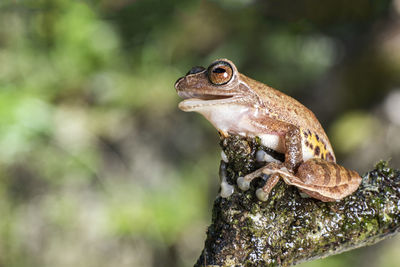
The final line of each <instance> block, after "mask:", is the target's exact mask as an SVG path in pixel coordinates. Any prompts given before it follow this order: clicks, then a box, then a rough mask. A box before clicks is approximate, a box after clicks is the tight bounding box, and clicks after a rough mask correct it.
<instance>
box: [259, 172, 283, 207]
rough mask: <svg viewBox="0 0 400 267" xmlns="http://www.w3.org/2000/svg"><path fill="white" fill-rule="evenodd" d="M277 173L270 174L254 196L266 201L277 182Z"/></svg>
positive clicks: (278, 176)
mask: <svg viewBox="0 0 400 267" xmlns="http://www.w3.org/2000/svg"><path fill="white" fill-rule="evenodd" d="M279 178H280V175H279V173H274V174H272V175H271V176H270V177H269V178H268V180H267V182H266V183H265V185H264V186H263V187H262V188H258V189H257V190H256V196H257V198H258V199H259V200H261V201H266V200H267V199H268V195H269V193H270V192H271V190H272V188H274V186H275V185H276V184H277V183H278V182H279Z"/></svg>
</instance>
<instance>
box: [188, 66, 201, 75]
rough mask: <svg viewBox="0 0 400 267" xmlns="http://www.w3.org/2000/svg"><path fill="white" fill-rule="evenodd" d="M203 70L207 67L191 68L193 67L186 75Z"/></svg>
mask: <svg viewBox="0 0 400 267" xmlns="http://www.w3.org/2000/svg"><path fill="white" fill-rule="evenodd" d="M203 70H205V68H203V67H200V66H196V67H193V68H191V69H190V70H189V72H188V73H186V75H190V74H196V73H199V72H202V71H203Z"/></svg>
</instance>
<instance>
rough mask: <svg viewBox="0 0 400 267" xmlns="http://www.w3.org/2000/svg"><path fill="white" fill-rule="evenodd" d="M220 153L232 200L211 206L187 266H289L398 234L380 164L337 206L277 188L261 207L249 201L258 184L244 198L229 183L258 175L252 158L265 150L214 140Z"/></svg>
mask: <svg viewBox="0 0 400 267" xmlns="http://www.w3.org/2000/svg"><path fill="white" fill-rule="evenodd" d="M221 146H222V149H223V150H224V151H225V153H226V155H227V156H228V159H229V163H228V164H227V172H228V182H229V183H230V184H234V185H235V192H234V193H233V194H232V195H231V196H230V197H228V198H221V197H217V198H216V200H215V202H214V207H213V215H212V224H211V225H210V226H209V228H208V231H207V239H206V241H205V247H204V249H203V252H202V254H201V256H200V258H199V259H198V261H197V263H196V264H195V266H231V265H233V266H235V265H239V266H277V265H278V266H279V265H283V266H289V265H294V264H297V263H300V262H304V261H310V260H313V259H317V258H322V257H327V256H330V255H333V254H338V253H340V252H343V251H346V250H350V249H353V248H357V247H361V246H366V245H371V244H374V243H376V242H378V241H380V240H382V239H384V238H386V237H388V236H391V235H392V234H394V233H396V232H397V231H398V230H399V225H400V223H399V221H400V171H398V170H393V169H391V168H389V167H388V166H387V163H386V162H380V163H378V164H377V166H376V168H375V170H373V171H371V172H369V173H367V174H365V175H364V176H363V181H362V184H361V186H360V187H359V189H358V190H357V191H356V192H355V193H354V194H352V195H350V196H348V197H346V198H344V199H343V200H341V201H337V202H329V203H324V202H321V201H318V200H315V199H312V198H303V197H302V196H300V193H299V191H298V189H297V188H296V187H293V186H288V185H286V184H285V183H284V182H283V181H280V182H279V183H278V184H277V185H276V187H275V188H274V189H273V190H272V192H271V194H270V197H269V199H268V200H267V201H266V202H261V201H259V200H258V199H257V198H256V196H255V189H256V188H258V187H259V186H261V185H262V183H263V180H262V179H261V178H260V179H257V180H256V181H254V182H252V184H251V188H250V190H248V191H246V192H242V191H240V190H239V189H238V188H237V186H236V183H235V181H236V178H237V177H238V176H239V175H244V174H247V173H250V172H252V171H253V170H255V169H257V168H258V167H259V164H258V163H257V162H256V161H255V153H256V151H257V150H259V149H265V148H263V147H261V145H260V144H259V142H258V140H257V139H250V138H242V137H238V136H232V137H229V138H226V139H223V140H221ZM271 153H272V152H271ZM275 156H277V155H275ZM278 156H279V155H278Z"/></svg>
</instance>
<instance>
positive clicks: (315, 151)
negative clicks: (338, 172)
mask: <svg viewBox="0 0 400 267" xmlns="http://www.w3.org/2000/svg"><path fill="white" fill-rule="evenodd" d="M319 153H321V149H320V148H319V146H316V147H315V150H314V154H315V156H319Z"/></svg>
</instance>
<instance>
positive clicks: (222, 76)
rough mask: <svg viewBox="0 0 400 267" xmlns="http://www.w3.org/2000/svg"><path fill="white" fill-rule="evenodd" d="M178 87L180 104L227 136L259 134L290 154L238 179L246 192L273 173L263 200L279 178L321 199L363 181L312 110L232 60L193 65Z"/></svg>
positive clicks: (336, 195)
mask: <svg viewBox="0 0 400 267" xmlns="http://www.w3.org/2000/svg"><path fill="white" fill-rule="evenodd" d="M175 88H176V89H177V92H178V94H179V95H180V96H181V97H183V98H185V99H186V100H185V101H183V102H181V103H180V104H179V107H180V108H181V109H182V110H184V111H196V112H199V113H201V114H203V115H204V116H205V117H206V118H207V119H208V120H209V121H210V122H211V123H212V124H213V125H214V126H215V127H216V128H217V129H218V130H219V131H220V132H221V134H222V135H224V136H227V135H229V134H242V135H243V134H244V135H248V136H254V137H255V136H259V137H260V138H261V141H262V142H264V143H265V144H269V145H267V146H268V147H269V148H271V149H274V150H276V151H278V152H280V153H284V154H285V161H284V162H283V163H281V164H277V163H269V164H268V163H267V164H266V166H265V167H263V168H260V169H259V170H257V171H255V172H254V173H251V174H249V175H246V176H245V177H244V178H243V180H242V182H241V183H239V180H238V185H239V187H241V188H242V189H243V188H244V190H246V189H247V188H248V185H249V183H250V182H251V181H252V180H253V179H254V178H256V177H258V176H260V175H261V174H262V173H264V174H267V175H269V178H268V179H267V181H266V184H265V186H264V187H263V188H262V189H258V190H257V196H258V197H259V198H260V199H262V200H266V199H267V198H268V194H269V192H270V191H271V190H272V188H273V187H274V186H275V184H276V183H277V182H278V181H279V179H280V178H282V179H283V180H284V181H285V182H286V183H287V184H291V185H295V186H297V187H298V188H299V189H300V190H301V191H303V192H305V193H307V194H308V195H309V196H311V197H313V198H316V199H319V200H322V201H334V200H339V199H342V198H343V197H345V196H347V195H349V194H351V193H352V192H354V191H355V190H356V189H357V188H358V186H359V184H360V183H361V177H360V176H359V175H358V173H356V172H354V171H350V170H347V169H346V168H344V167H342V166H340V165H338V164H336V163H335V161H336V159H335V155H334V152H333V149H332V146H331V144H330V142H329V139H328V137H327V135H326V134H325V131H324V130H323V128H322V126H321V124H320V123H319V121H318V120H317V119H316V117H315V115H314V114H313V113H312V112H311V111H310V110H309V109H307V108H306V107H305V106H303V105H302V104H301V103H299V102H298V101H297V100H295V99H293V98H291V97H290V96H287V95H285V94H284V93H282V92H280V91H278V90H275V89H273V88H271V87H269V86H268V85H265V84H263V83H260V82H258V81H255V80H253V79H251V78H248V77H246V76H245V75H243V74H241V73H239V72H238V71H237V69H236V66H235V65H234V64H233V63H232V62H231V61H229V60H227V59H221V60H217V61H215V62H213V63H212V64H211V65H210V66H209V68H208V69H205V68H202V67H195V68H192V69H191V70H190V71H189V72H188V74H187V75H186V76H185V77H182V78H180V79H179V80H178V81H177V82H176V84H175ZM230 110H231V112H230ZM232 117H233V118H232ZM277 138H278V140H279V141H277ZM241 185H243V186H241Z"/></svg>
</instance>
